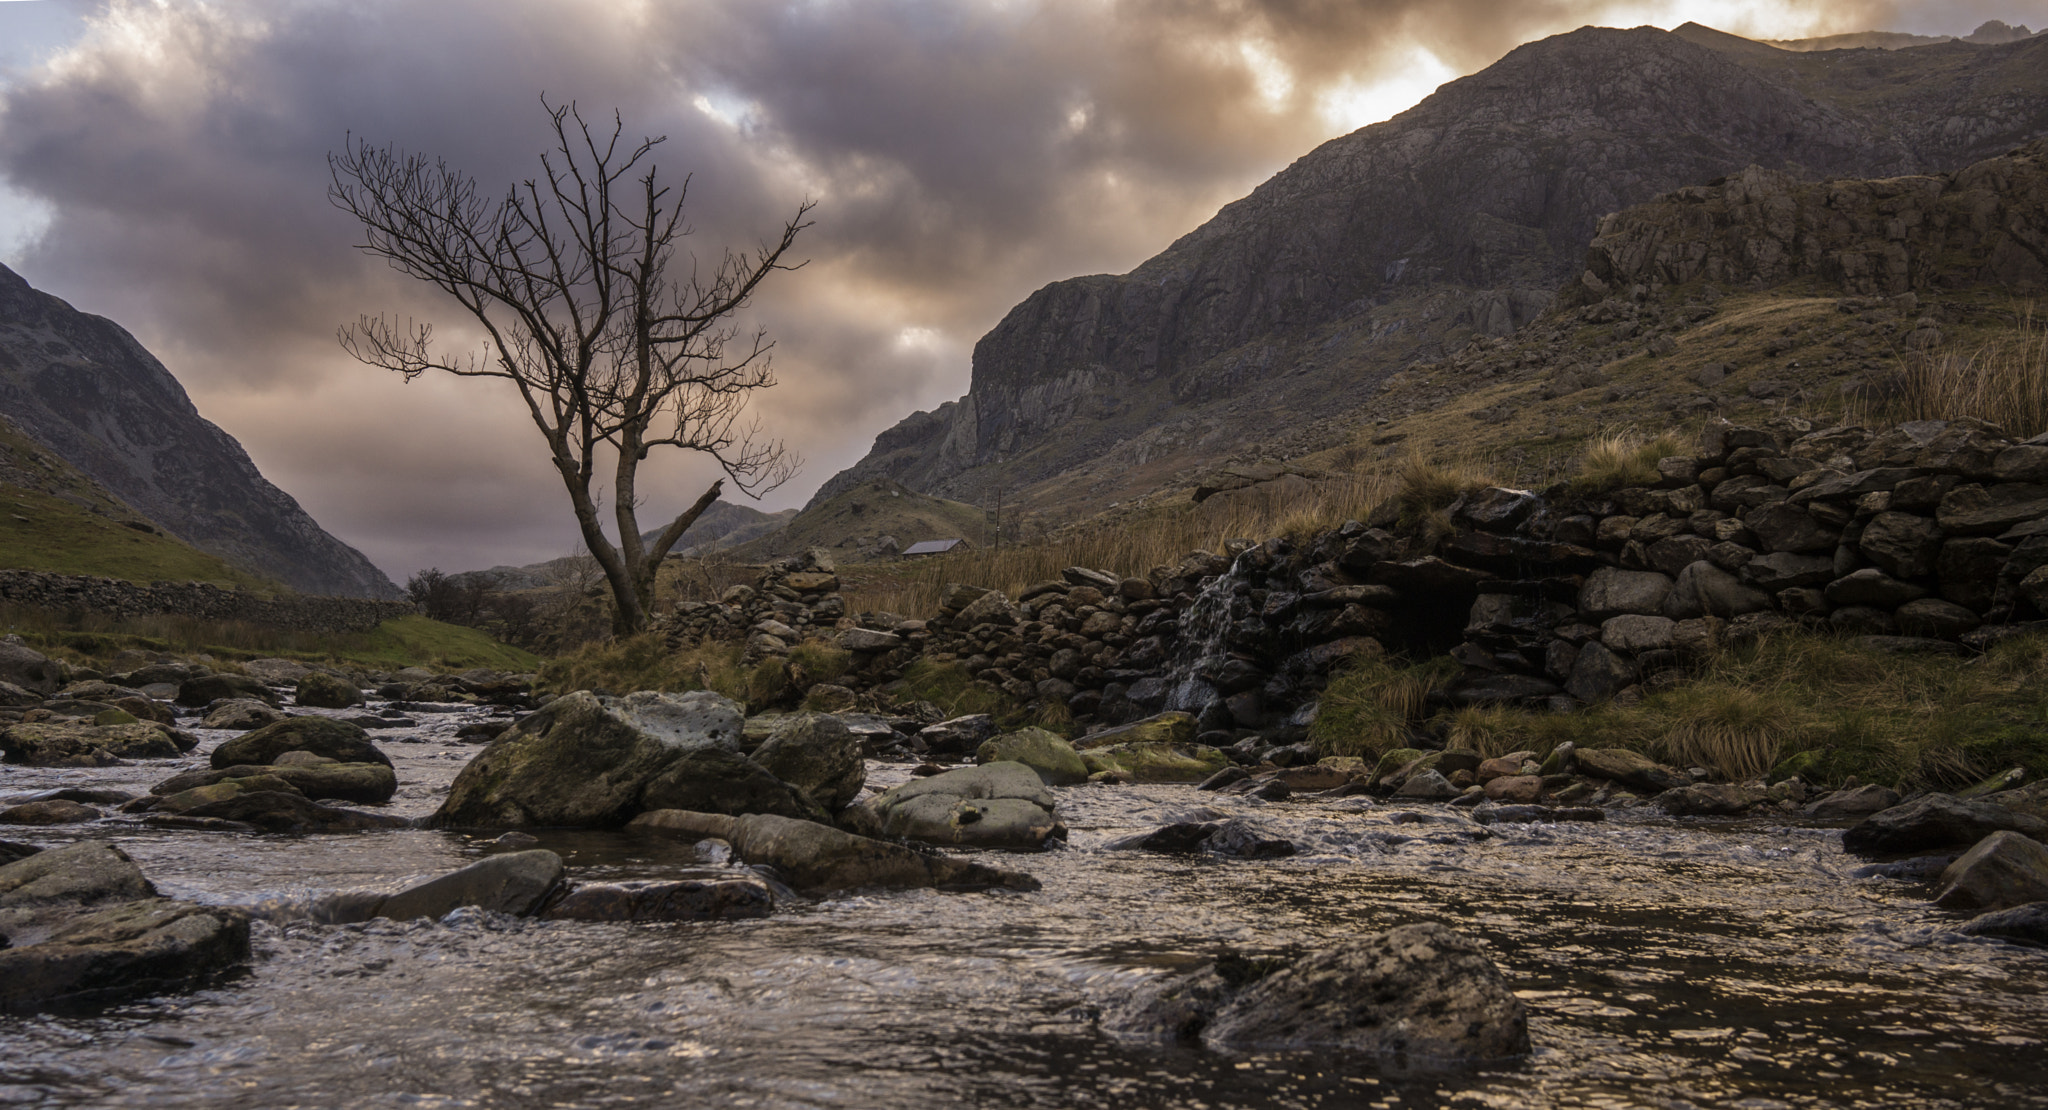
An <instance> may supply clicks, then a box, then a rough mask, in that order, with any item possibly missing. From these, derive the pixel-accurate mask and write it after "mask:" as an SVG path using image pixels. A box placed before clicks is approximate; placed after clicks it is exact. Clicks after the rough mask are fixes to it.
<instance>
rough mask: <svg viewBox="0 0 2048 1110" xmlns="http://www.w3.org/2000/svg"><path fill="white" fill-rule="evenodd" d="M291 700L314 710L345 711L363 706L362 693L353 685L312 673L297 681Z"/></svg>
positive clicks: (330, 676)
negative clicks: (352, 707)
mask: <svg viewBox="0 0 2048 1110" xmlns="http://www.w3.org/2000/svg"><path fill="white" fill-rule="evenodd" d="M292 700H294V701H296V702H298V703H299V704H300V705H310V706H312V707H313V708H315V709H347V708H349V707H350V706H356V705H361V704H363V692H362V691H361V690H358V689H356V688H355V684H354V683H351V682H346V681H343V680H342V679H339V678H336V677H334V676H333V675H331V674H322V673H321V672H319V671H312V672H309V673H307V674H306V675H304V676H303V677H301V678H300V679H299V681H298V685H297V686H295V687H294V688H293V690H292Z"/></svg>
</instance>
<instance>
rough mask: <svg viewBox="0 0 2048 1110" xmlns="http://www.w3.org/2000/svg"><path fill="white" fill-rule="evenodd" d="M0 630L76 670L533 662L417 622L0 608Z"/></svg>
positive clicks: (482, 639) (515, 666) (470, 634)
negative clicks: (151, 659)
mask: <svg viewBox="0 0 2048 1110" xmlns="http://www.w3.org/2000/svg"><path fill="white" fill-rule="evenodd" d="M0 626H4V627H5V628H6V630H7V631H8V632H10V633H14V634H17V635H19V636H21V638H22V639H23V640H24V641H25V642H27V643H28V644H29V646H31V647H33V648H36V649H37V650H39V651H42V652H45V653H47V654H50V655H53V656H57V657H60V658H64V659H68V660H70V661H72V662H76V663H85V664H92V665H103V664H105V663H106V662H107V661H108V660H111V659H112V658H113V656H114V654H115V653H117V652H120V651H124V650H136V651H147V652H151V653H161V654H167V655H185V656H191V655H210V656H212V657H214V658H215V659H216V660H221V661H226V662H234V661H239V660H248V659H261V658H267V657H273V656H274V657H278V658H284V659H298V660H301V661H304V662H326V663H338V664H354V665H357V666H363V667H371V668H378V669H396V668H401V667H412V666H420V667H439V668H443V669H447V670H467V669H469V668H472V667H489V668H492V669H494V670H505V671H516V672H525V671H531V670H533V669H534V668H535V667H536V666H537V665H538V664H539V662H540V661H539V660H538V659H536V658H535V657H534V656H532V655H529V654H527V653H526V652H524V651H521V650H519V649H518V648H515V647H511V646H508V645H506V644H501V643H499V642H498V641H496V640H493V639H491V638H490V636H488V635H486V634H484V633H483V632H480V631H478V630H476V629H474V628H464V627H462V626H461V625H454V624H443V623H441V622H440V621H433V620H428V619H427V618H425V617H421V616H406V617H398V618H395V619H392V620H387V621H385V622H383V623H382V624H380V625H378V626H377V627H376V628H374V629H371V630H370V631H367V632H334V633H322V632H293V631H288V630H285V629H278V628H270V627H267V626H264V625H258V624H251V623H248V622H244V621H202V620H196V619H194V618H191V617H175V616H162V615H156V616H135V617H110V616H105V615H102V614H93V613H87V614H65V613H53V612H50V611H48V610H43V609H32V608H27V607H24V606H12V605H0Z"/></svg>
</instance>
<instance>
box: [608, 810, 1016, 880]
mask: <svg viewBox="0 0 2048 1110" xmlns="http://www.w3.org/2000/svg"><path fill="white" fill-rule="evenodd" d="M628 827H629V828H635V829H647V830H659V831H666V832H674V833H681V834H683V835H686V836H693V837H696V838H698V840H699V842H700V843H701V842H702V841H703V840H707V839H716V840H721V841H724V842H726V843H727V844H729V845H731V849H732V851H733V852H734V853H735V854H737V855H738V856H739V858H740V859H742V860H745V861H746V862H748V863H751V864H763V865H766V866H768V867H772V868H774V869H775V870H776V871H777V872H778V873H779V874H780V875H781V876H782V878H783V880H784V881H786V882H788V883H789V885H790V886H793V887H796V888H797V889H799V890H854V889H859V888H862V887H890V888H917V887H938V888H941V889H984V888H988V887H1006V888H1009V889H1012V890H1037V889H1038V881H1037V880H1036V879H1033V878H1032V877H1031V876H1029V875H1025V874H1021V873H1019V872H1015V871H1007V870H1004V869H1001V868H996V867H989V866H987V865H985V864H981V863H976V862H974V861H972V860H965V859H956V858H954V857H951V856H941V855H932V854H927V853H924V852H919V851H916V850H914V849H911V848H907V847H904V846H903V845H901V844H891V843H889V842H888V841H885V840H876V839H874V838H872V837H865V836H857V835H855V834H853V833H849V832H845V831H843V830H840V829H835V828H833V827H831V826H829V825H821V824H818V823H816V822H814V821H796V820H791V819H790V818H787V817H776V816H773V815H771V814H746V815H743V816H739V817H734V816H731V815H728V814H718V813H690V812H687V811H683V810H657V811H653V812H649V813H643V814H641V815H640V816H638V817H636V818H634V819H633V821H632V824H631V825H629V826H628Z"/></svg>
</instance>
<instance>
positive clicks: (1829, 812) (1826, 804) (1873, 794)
mask: <svg viewBox="0 0 2048 1110" xmlns="http://www.w3.org/2000/svg"><path fill="white" fill-rule="evenodd" d="M1898 804H1899V792H1898V791H1896V790H1893V789H1892V788H1891V787H1889V786H1879V785H1877V784H1876V783H1869V784H1867V785H1864V786H1858V787H1854V788H1852V789H1849V790H1837V791H1835V792H1834V793H1832V794H1829V795H1827V796H1825V797H1823V798H1820V799H1819V800H1817V801H1813V802H1808V803H1807V804H1806V805H1805V806H1804V807H1803V808H1801V809H1800V811H1799V813H1800V816H1802V817H1811V818H1813V819H1815V820H1818V821H1849V820H1861V819H1862V818H1865V817H1868V816H1870V815H1871V814H1873V813H1882V812H1884V811H1885V810H1888V809H1890V808H1892V807H1893V806H1895V805H1898Z"/></svg>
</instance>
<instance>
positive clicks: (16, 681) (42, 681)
mask: <svg viewBox="0 0 2048 1110" xmlns="http://www.w3.org/2000/svg"><path fill="white" fill-rule="evenodd" d="M59 677H60V675H59V672H58V670H57V664H56V663H55V662H53V661H52V660H51V659H50V657H49V656H47V655H44V654H43V653H41V652H39V651H35V650H33V649H31V648H26V647H23V646H22V645H20V644H11V643H7V642H5V641H0V682H6V683H9V684H11V685H14V686H19V687H21V688H22V689H24V690H27V691H29V692H30V693H33V694H40V695H42V696H43V697H48V696H50V695H51V694H54V693H56V692H57V683H58V680H59Z"/></svg>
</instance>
